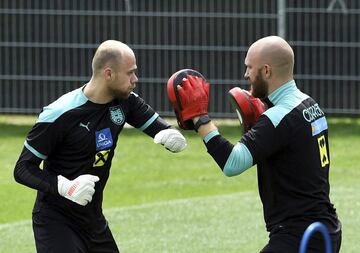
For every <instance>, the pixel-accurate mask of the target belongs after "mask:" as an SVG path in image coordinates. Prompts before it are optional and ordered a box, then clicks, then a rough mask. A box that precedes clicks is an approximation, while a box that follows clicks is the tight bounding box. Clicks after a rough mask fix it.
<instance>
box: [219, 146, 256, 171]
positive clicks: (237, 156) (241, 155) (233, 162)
mask: <svg viewBox="0 0 360 253" xmlns="http://www.w3.org/2000/svg"><path fill="white" fill-rule="evenodd" d="M252 165H253V157H252V155H251V153H250V151H249V149H248V148H247V147H246V146H245V145H244V144H243V143H237V144H236V145H235V146H234V147H233V149H232V151H231V153H230V156H229V158H228V159H227V161H226V163H225V166H224V170H223V172H224V174H225V175H226V176H228V177H232V176H236V175H239V174H241V173H243V172H244V171H245V170H247V169H248V168H250V167H251V166H252Z"/></svg>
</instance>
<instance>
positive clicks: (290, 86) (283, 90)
mask: <svg viewBox="0 0 360 253" xmlns="http://www.w3.org/2000/svg"><path fill="white" fill-rule="evenodd" d="M296 90H297V87H296V83H295V81H294V80H290V81H289V82H287V83H285V84H283V85H281V87H279V88H277V89H276V90H275V91H273V92H272V93H271V94H270V95H269V96H268V99H269V100H270V102H271V103H272V104H274V105H276V104H278V103H279V102H280V101H281V99H282V98H283V97H284V96H286V95H288V94H290V93H292V92H294V91H296Z"/></svg>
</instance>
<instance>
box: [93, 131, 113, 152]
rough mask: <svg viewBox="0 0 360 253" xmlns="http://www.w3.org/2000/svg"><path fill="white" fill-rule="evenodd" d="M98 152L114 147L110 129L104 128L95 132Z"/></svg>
mask: <svg viewBox="0 0 360 253" xmlns="http://www.w3.org/2000/svg"><path fill="white" fill-rule="evenodd" d="M95 143H96V150H104V149H108V148H110V147H111V146H112V145H113V138H112V135H111V131H110V128H104V129H101V130H100V131H96V132H95Z"/></svg>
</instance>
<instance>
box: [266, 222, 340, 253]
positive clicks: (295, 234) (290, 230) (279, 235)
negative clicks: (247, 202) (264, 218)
mask: <svg viewBox="0 0 360 253" xmlns="http://www.w3.org/2000/svg"><path fill="white" fill-rule="evenodd" d="M305 229H306V227H305V228H304V227H295V226H278V227H277V228H275V229H274V230H273V231H272V232H271V233H270V236H269V237H270V240H269V243H268V244H267V245H266V246H265V247H264V248H263V249H262V250H261V251H260V253H299V248H300V242H301V239H302V237H303V234H304V232H305ZM329 233H330V239H331V244H332V252H333V253H338V252H339V251H340V246H341V223H340V222H339V224H338V228H336V229H335V230H334V231H330V232H329ZM306 253H325V241H324V238H323V236H322V234H321V233H320V232H315V233H314V234H313V235H312V236H311V238H310V240H309V243H308V246H307V251H306Z"/></svg>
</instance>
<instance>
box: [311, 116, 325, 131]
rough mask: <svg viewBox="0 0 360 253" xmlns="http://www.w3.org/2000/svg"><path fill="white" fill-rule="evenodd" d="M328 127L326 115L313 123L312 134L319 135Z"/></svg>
mask: <svg viewBox="0 0 360 253" xmlns="http://www.w3.org/2000/svg"><path fill="white" fill-rule="evenodd" d="M326 129H328V125H327V122H326V118H325V117H321V118H320V119H317V120H315V121H314V122H313V123H311V131H312V136H315V135H318V134H319V133H321V132H322V131H324V130H326Z"/></svg>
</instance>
